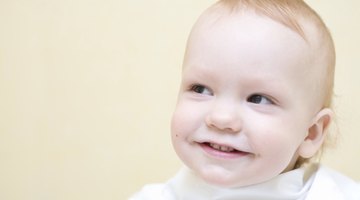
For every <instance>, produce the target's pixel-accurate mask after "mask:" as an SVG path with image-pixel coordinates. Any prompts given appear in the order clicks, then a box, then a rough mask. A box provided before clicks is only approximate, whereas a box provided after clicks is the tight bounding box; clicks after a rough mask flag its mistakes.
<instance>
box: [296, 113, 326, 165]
mask: <svg viewBox="0 0 360 200" xmlns="http://www.w3.org/2000/svg"><path fill="white" fill-rule="evenodd" d="M332 115H333V112H332V110H331V109H329V108H324V109H322V110H320V111H319V112H318V113H317V114H316V116H315V117H314V120H313V121H312V124H311V126H310V128H309V130H308V135H307V137H306V138H305V139H304V141H303V142H302V144H301V145H300V147H299V149H298V154H299V156H301V157H303V158H311V157H312V156H314V155H315V153H316V152H317V151H318V150H319V148H320V147H321V145H322V143H323V142H324V139H325V137H326V130H327V128H328V127H329V125H330V122H331V119H332Z"/></svg>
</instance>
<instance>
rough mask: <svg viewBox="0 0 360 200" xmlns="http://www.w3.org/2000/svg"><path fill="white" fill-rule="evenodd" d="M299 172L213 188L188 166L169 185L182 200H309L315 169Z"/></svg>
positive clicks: (300, 169)
mask: <svg viewBox="0 0 360 200" xmlns="http://www.w3.org/2000/svg"><path fill="white" fill-rule="evenodd" d="M307 169H310V170H311V172H309V171H308V170H305V168H299V169H295V170H292V171H289V172H286V173H284V174H280V175H279V176H277V177H275V178H273V179H271V180H269V181H267V182H264V183H260V184H256V185H251V186H246V187H239V188H221V187H217V186H213V185H209V184H207V183H205V182H204V181H203V180H201V179H200V178H199V177H197V176H196V175H195V174H194V173H193V172H192V171H191V170H190V169H188V168H186V167H184V168H183V169H182V170H181V171H180V172H179V173H178V174H177V175H176V176H175V177H174V178H173V179H172V180H170V182H169V186H170V188H171V190H172V191H173V193H174V194H175V196H176V199H182V200H193V199H196V200H220V199H221V200H240V199H244V200H265V199H266V200H302V199H305V197H306V195H307V193H308V191H309V189H310V186H311V184H312V181H313V179H314V176H311V177H310V178H307V174H309V173H310V174H312V172H313V171H314V170H316V169H315V168H314V167H311V168H307Z"/></svg>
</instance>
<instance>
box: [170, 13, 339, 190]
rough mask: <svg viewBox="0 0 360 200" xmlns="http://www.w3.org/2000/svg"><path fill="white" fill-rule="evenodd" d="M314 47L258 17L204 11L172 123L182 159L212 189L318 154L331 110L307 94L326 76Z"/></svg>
mask: <svg viewBox="0 0 360 200" xmlns="http://www.w3.org/2000/svg"><path fill="white" fill-rule="evenodd" d="M312 49H313V48H311V44H308V43H307V42H306V41H305V40H304V39H303V38H302V37H301V36H300V35H299V34H297V33H295V32H294V31H292V30H290V29H289V28H287V27H285V26H283V25H282V24H279V23H278V22H275V21H273V20H271V19H269V18H266V17H263V16H258V15H257V14H255V13H252V12H243V13H236V14H221V15H219V14H217V13H207V14H204V15H203V16H202V17H201V18H200V20H199V21H198V23H197V24H196V25H195V27H194V29H193V31H192V33H191V35H190V38H189V41H188V47H187V52H186V55H185V59H184V66H183V74H182V83H181V88H180V92H179V96H178V103H177V107H176V110H175V112H174V114H173V118H172V125H171V132H172V142H173V145H174V148H175V151H176V153H177V154H178V155H179V157H180V158H181V159H182V161H183V162H184V163H185V164H186V165H187V166H188V167H189V168H190V169H192V170H193V171H194V172H195V174H197V175H198V176H200V177H201V178H202V179H203V180H205V181H206V182H208V183H210V184H214V185H218V186H223V187H240V186H247V185H252V184H256V183H260V182H264V181H267V180H270V179H272V178H274V177H276V176H277V175H279V174H280V173H284V172H286V171H289V170H291V169H293V168H294V165H295V162H296V160H297V159H298V158H299V156H301V157H304V158H308V157H311V156H313V155H314V154H315V153H316V151H317V150H318V149H319V147H320V146H321V144H322V142H323V140H324V137H325V134H324V133H325V132H324V130H325V129H326V127H327V126H328V124H329V122H330V120H331V114H332V113H331V110H330V109H327V108H325V109H323V108H322V107H321V101H319V100H318V99H317V98H316V97H317V94H315V93H314V91H313V90H309V87H311V85H312V84H314V82H316V80H317V78H318V77H319V76H320V74H319V73H320V72H319V70H312V64H313V62H312V58H313V57H312V56H311V55H313V54H314V53H316V52H313V50H312ZM309 71H311V73H309Z"/></svg>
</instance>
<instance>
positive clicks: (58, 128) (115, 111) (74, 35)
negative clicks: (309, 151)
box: [0, 0, 360, 200]
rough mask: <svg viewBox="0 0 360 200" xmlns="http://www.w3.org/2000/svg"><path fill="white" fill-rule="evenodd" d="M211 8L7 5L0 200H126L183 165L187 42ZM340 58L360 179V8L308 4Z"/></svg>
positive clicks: (84, 1)
mask: <svg viewBox="0 0 360 200" xmlns="http://www.w3.org/2000/svg"><path fill="white" fill-rule="evenodd" d="M212 2H214V1H212V0H198V1H192V0H172V1H167V0H152V1H149V0H146V1H145V0H102V1H95V0H63V1H57V0H0V199H1V200H20V199H21V200H47V199H52V200H60V199H61V200H64V199H66V200H72V199H74V200H75V199H76V200H79V199H86V200H95V199H97V200H98V199H126V197H128V196H129V195H130V194H131V193H133V192H135V191H136V190H138V189H140V187H141V186H142V185H143V184H145V183H150V182H161V181H165V180H166V179H167V178H168V177H170V176H171V175H172V174H174V173H175V172H176V171H177V169H178V168H179V166H180V165H181V164H180V162H179V161H178V159H177V157H176V156H175V154H174V152H173V150H172V148H171V144H170V137H169V120H170V116H171V113H172V110H173V108H174V105H175V101H176V93H177V87H178V84H179V78H180V67H181V61H182V56H183V52H184V46H185V41H186V37H187V34H188V33H189V31H190V28H191V26H192V24H193V23H194V21H195V20H196V18H197V16H198V15H199V14H200V12H201V11H202V10H203V9H205V8H206V7H207V6H208V5H210V4H211V3H212ZM308 3H309V4H310V5H312V6H313V7H314V8H315V9H316V10H317V11H318V12H319V13H320V14H321V15H322V16H323V18H324V19H325V21H326V22H327V24H328V26H329V27H330V29H331V31H332V33H333V36H334V39H335V42H336V46H337V52H338V65H337V67H338V69H337V72H336V88H335V89H336V94H337V98H336V110H337V113H338V124H339V127H340V130H341V134H342V135H341V140H340V141H339V144H338V148H337V150H336V151H329V152H328V154H327V155H326V158H325V161H324V162H325V163H326V164H328V165H329V166H331V167H333V168H335V169H338V170H339V171H341V172H343V173H345V174H347V175H349V176H351V177H353V178H354V179H357V180H360V158H359V156H358V155H359V153H360V125H359V120H360V107H359V102H360V92H359V87H360V78H359V75H360V70H359V64H360V61H359V55H358V54H359V52H360V49H359V46H360V41H359V40H360V37H359V35H360V23H359V20H360V10H359V8H360V2H359V1H358V0H347V1H338V0H309V1H308Z"/></svg>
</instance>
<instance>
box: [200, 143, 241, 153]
mask: <svg viewBox="0 0 360 200" xmlns="http://www.w3.org/2000/svg"><path fill="white" fill-rule="evenodd" d="M205 144H206V145H208V146H209V147H211V148H213V149H215V150H218V151H222V152H235V151H237V150H236V149H234V148H232V147H228V146H222V145H219V144H214V143H205Z"/></svg>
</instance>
